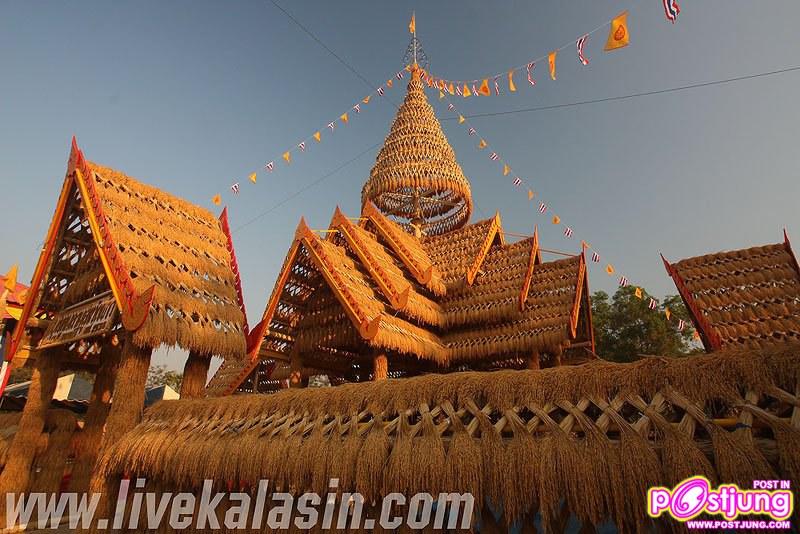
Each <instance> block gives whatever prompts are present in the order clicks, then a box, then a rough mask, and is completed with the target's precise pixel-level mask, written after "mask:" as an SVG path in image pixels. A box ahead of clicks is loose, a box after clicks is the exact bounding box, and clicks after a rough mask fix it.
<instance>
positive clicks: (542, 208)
mask: <svg viewBox="0 0 800 534" xmlns="http://www.w3.org/2000/svg"><path fill="white" fill-rule="evenodd" d="M447 109H448V111H450V112H451V113H454V114H455V115H457V116H458V123H459V124H464V125H465V126H466V128H467V134H468V135H469V136H470V137H477V138H478V139H479V141H478V143H477V145H476V148H477V149H478V150H484V149H486V148H487V147H489V143H488V142H487V141H486V140H485V139H484V138H483V137H481V136H480V134H479V133H478V131H477V129H476V128H475V127H474V126H472V125H471V124H470V123H469V121H468V120H467V118H466V117H465V116H464V115H462V114H460V113H459V111H458V109H457V108H456V106H455V105H454V104H453V103H452V102H450V101H449V99H448V103H447ZM489 159H490V160H491V161H493V162H496V163H498V164H500V165H501V166H502V167H501V168H502V171H501V172H502V175H503V176H504V177H508V176H511V177H513V178H512V183H513V185H514V187H520V186H522V185H523V183H524V181H523V179H522V178H521V177H520V176H519V175H518V174H517V173H516V172H514V170H513V169H512V168H511V165H509V164H508V162H506V161H505V160H504V159H503V158H502V157H501V156H500V154H499V153H498V152H497V151H496V150H492V151H490V153H489ZM527 195H528V200H529V201H530V202H534V203H535V205H536V206H537V209H538V211H539V214H541V215H545V214H549V216H550V217H551V219H550V220H551V222H552V224H553V225H556V226H563V227H564V231H563V236H564V239H571V238H572V237H573V235H574V233H575V232H574V230H573V229H572V227H571V226H569V225H567V224H566V223H563V222H562V220H561V217H559V216H558V214H556V213H555V212H554V210H553V208H552V207H551V206H550V205H549V204H548V203H547V202H545V201H544V200H543V199H541V198H540V197H539V195H538V193H537V192H536V191H535V190H534V189H532V188H529V189H528V192H527ZM581 247H582V249H583V251H584V253H588V254H589V258H590V261H591V263H593V264H599V263H600V260H601V256H600V252H599V251H598V250H597V249H595V248H594V247H593V246H592V245H591V244H589V243H588V242H587V241H583V240H581ZM605 272H606V274H608V275H609V276H618V277H619V278H618V284H619V287H628V286H629V285H630V280H629V279H628V277H627V276H626V275H625V274H623V273H618V272H617V269H616V268H615V267H614V265H613V264H611V263H607V264H606V266H605ZM634 295H635V296H636V298H638V299H642V300H643V299H644V298H645V293H644V290H643V289H642V288H641V287H640V286H636V287H635V289H634ZM647 298H649V301H648V308H649V309H651V310H657V309H658V301H657V300H656V299H654V298H652V297H649V296H648V297H647ZM663 313H664V317H665V318H666V320H667V321H668V322H669V321H671V320H672V319H673V313H672V311H671V310H670V309H669V308H668V307H666V306H665V307H664V309H663ZM676 319H677V321H678V322H677V329H678V331H679V332H683V331H684V330H686V328H687V326H688V325H687V324H686V322H685V321H684V320H683V319H680V318H676ZM692 332H693V333H692V335H693V338H694V339H695V340H699V339H700V334H699V333H698V332H697V330H693V331H692Z"/></svg>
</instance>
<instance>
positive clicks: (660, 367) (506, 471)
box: [101, 344, 800, 532]
mask: <svg viewBox="0 0 800 534" xmlns="http://www.w3.org/2000/svg"><path fill="white" fill-rule="evenodd" d="M799 350H800V346H799V345H796V344H794V345H782V346H777V347H773V348H771V349H762V350H759V351H752V352H744V351H738V352H737V351H726V352H721V353H717V354H713V355H704V356H696V357H690V358H679V359H670V358H647V359H643V360H640V361H638V362H635V363H631V364H614V363H609V362H601V361H596V362H593V363H590V364H587V365H583V366H577V367H560V368H553V369H545V370H541V371H500V372H495V373H456V374H449V375H430V376H425V377H418V378H412V379H403V380H388V381H379V382H373V383H364V384H351V385H344V386H340V387H336V388H314V389H301V390H288V391H284V392H282V393H279V394H275V395H266V396H264V395H252V396H237V397H228V398H222V399H206V400H192V401H167V402H162V403H160V404H159V405H157V406H156V407H154V408H153V409H151V410H150V412H149V414H148V416H147V417H146V419H145V421H144V422H143V423H142V424H141V425H139V426H138V427H137V428H136V429H134V430H133V431H132V432H130V433H129V434H127V435H126V436H125V437H124V438H123V439H122V440H121V441H120V442H119V443H117V444H116V445H115V446H114V447H112V448H111V449H110V450H109V451H108V452H107V453H106V456H105V458H104V459H103V460H102V464H101V465H102V469H103V472H104V473H105V475H106V476H107V477H108V478H109V479H115V478H118V477H119V476H120V475H121V474H122V473H126V474H129V475H134V476H142V477H145V478H146V479H147V480H148V481H153V482H155V483H156V484H157V485H158V487H159V488H160V489H161V490H163V491H170V490H191V489H195V488H197V487H199V485H200V484H201V481H202V480H203V479H204V478H212V479H214V480H216V481H218V482H219V486H220V487H225V486H226V485H228V487H230V486H229V485H233V486H236V487H242V488H245V489H246V490H247V489H252V488H253V487H254V485H255V482H256V481H257V480H259V479H262V478H268V479H270V482H271V484H273V487H278V488H285V489H287V490H289V491H292V492H302V491H307V490H313V491H318V492H325V491H327V483H328V479H329V478H331V477H333V478H339V480H340V486H339V487H340V489H341V490H342V491H358V492H360V493H362V494H363V495H365V496H366V497H367V500H368V501H369V500H370V499H371V498H374V497H376V496H380V495H382V494H386V493H389V492H391V491H401V492H405V493H406V494H413V493H416V492H420V491H427V492H429V493H432V494H434V495H435V494H437V493H438V492H441V491H458V492H467V491H469V492H472V493H473V495H475V496H476V497H477V498H478V502H479V503H491V506H492V507H493V508H494V509H495V510H497V509H503V510H504V511H505V515H504V520H505V521H506V522H507V523H509V524H511V523H513V522H515V521H517V520H522V521H529V520H531V519H532V517H533V516H534V515H536V514H537V513H538V514H541V519H542V521H543V528H544V531H547V532H550V531H558V530H560V529H559V528H558V523H559V521H560V518H561V515H562V514H563V513H565V511H566V514H567V516H568V515H569V514H573V515H575V516H576V517H577V518H578V519H579V520H580V521H581V522H583V523H584V524H593V525H600V524H603V523H605V522H609V521H610V522H612V523H614V524H616V525H617V526H618V528H619V529H620V531H636V530H637V527H638V526H642V525H645V524H647V523H648V522H649V521H650V520H649V519H648V518H647V516H646V513H645V510H644V505H645V495H646V491H647V488H648V487H651V486H655V485H662V486H674V485H675V484H676V483H678V482H679V481H681V480H683V479H684V478H686V477H688V476H691V475H697V474H703V475H705V476H706V477H708V478H709V479H710V480H711V481H712V482H713V483H714V484H717V483H730V482H735V483H738V484H740V486H741V487H749V486H750V485H751V484H752V481H753V480H757V479H777V478H780V479H790V480H797V479H798V476H800V438H799V436H800V434H799V432H800V400H798V385H799V384H798V376H800V363H799V362H800V360H799V359H798V358H797V354H798V351H799ZM187 459H191V461H187ZM562 503H563V504H562ZM562 506H563V508H562ZM479 507H480V506H479Z"/></svg>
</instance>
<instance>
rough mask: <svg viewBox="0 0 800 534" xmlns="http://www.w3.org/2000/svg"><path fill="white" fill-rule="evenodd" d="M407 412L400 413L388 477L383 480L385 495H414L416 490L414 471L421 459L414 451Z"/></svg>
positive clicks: (388, 463) (389, 461)
mask: <svg viewBox="0 0 800 534" xmlns="http://www.w3.org/2000/svg"><path fill="white" fill-rule="evenodd" d="M411 430H412V429H411V427H410V425H409V424H408V415H407V414H406V412H404V411H403V412H400V413H398V417H397V429H396V430H395V439H394V446H393V447H392V452H391V454H389V458H388V461H387V463H386V475H385V476H384V479H383V494H384V495H388V494H389V493H394V492H397V493H402V494H404V495H413V494H414V493H416V491H417V490H416V488H414V486H413V478H414V476H413V474H412V472H413V470H414V469H415V468H416V467H415V464H416V463H417V462H420V461H421V460H422V458H420V457H419V456H418V455H417V454H416V451H415V449H414V443H413V440H412V435H411Z"/></svg>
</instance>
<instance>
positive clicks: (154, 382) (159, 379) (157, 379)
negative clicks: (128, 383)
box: [145, 365, 183, 391]
mask: <svg viewBox="0 0 800 534" xmlns="http://www.w3.org/2000/svg"><path fill="white" fill-rule="evenodd" d="M181 382H183V373H179V372H178V371H172V370H170V369H167V366H166V365H154V366H152V367H150V369H148V370H147V383H146V385H145V387H147V388H148V389H149V388H155V387H158V386H162V385H167V386H169V387H171V388H172V389H174V390H175V391H180V389H181Z"/></svg>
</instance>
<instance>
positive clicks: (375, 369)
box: [372, 354, 389, 380]
mask: <svg viewBox="0 0 800 534" xmlns="http://www.w3.org/2000/svg"><path fill="white" fill-rule="evenodd" d="M387 378H389V359H388V358H387V357H386V355H385V354H376V355H375V356H373V357H372V379H373V380H386V379H387Z"/></svg>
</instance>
